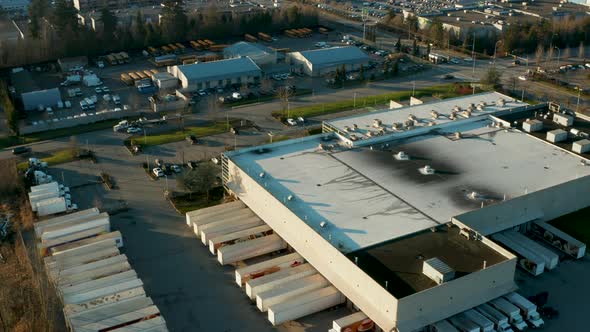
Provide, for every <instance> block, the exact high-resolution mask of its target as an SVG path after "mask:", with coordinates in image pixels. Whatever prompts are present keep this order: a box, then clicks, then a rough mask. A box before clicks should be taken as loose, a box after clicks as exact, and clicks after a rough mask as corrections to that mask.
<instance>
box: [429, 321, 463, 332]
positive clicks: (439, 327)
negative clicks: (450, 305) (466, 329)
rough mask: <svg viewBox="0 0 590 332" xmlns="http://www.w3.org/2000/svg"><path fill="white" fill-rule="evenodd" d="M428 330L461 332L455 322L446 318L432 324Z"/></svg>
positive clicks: (430, 331) (432, 331)
mask: <svg viewBox="0 0 590 332" xmlns="http://www.w3.org/2000/svg"><path fill="white" fill-rule="evenodd" d="M426 330H427V331H428V332H459V330H457V328H455V327H454V326H453V324H451V323H449V322H448V321H446V320H441V321H439V322H436V323H434V324H431V325H430V326H428V329H426Z"/></svg>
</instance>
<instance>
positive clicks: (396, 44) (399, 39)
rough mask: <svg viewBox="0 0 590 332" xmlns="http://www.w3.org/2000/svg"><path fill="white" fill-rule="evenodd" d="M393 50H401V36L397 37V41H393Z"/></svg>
mask: <svg viewBox="0 0 590 332" xmlns="http://www.w3.org/2000/svg"><path fill="white" fill-rule="evenodd" d="M395 51H396V52H398V53H399V52H401V51H402V37H397V42H396V43H395Z"/></svg>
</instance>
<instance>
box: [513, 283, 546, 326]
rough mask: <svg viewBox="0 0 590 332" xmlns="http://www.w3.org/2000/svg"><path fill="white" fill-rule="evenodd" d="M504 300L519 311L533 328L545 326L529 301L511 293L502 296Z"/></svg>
mask: <svg viewBox="0 0 590 332" xmlns="http://www.w3.org/2000/svg"><path fill="white" fill-rule="evenodd" d="M504 298H505V299H506V300H508V301H509V302H511V303H512V304H514V305H515V306H517V307H518V308H519V309H520V312H521V314H522V316H523V317H524V318H525V319H526V320H527V321H528V322H529V324H530V325H531V326H532V327H533V328H536V329H537V328H540V327H542V326H543V325H544V324H545V322H544V321H543V319H542V318H541V316H540V315H539V313H538V312H537V306H536V305H535V304H534V303H532V302H531V301H529V300H527V299H526V298H525V297H524V296H522V295H520V294H518V293H516V292H512V293H509V294H506V295H504Z"/></svg>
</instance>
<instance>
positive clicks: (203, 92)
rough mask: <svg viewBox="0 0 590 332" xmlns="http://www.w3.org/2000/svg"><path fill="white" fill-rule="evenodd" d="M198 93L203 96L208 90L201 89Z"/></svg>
mask: <svg viewBox="0 0 590 332" xmlns="http://www.w3.org/2000/svg"><path fill="white" fill-rule="evenodd" d="M197 93H198V94H199V96H201V97H203V96H206V95H207V92H205V90H199V91H197Z"/></svg>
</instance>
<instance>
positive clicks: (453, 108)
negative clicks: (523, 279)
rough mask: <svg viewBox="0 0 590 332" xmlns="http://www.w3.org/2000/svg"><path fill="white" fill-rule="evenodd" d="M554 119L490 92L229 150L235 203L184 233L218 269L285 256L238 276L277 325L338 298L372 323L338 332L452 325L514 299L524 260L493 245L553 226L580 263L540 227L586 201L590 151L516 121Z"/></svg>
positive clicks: (338, 325)
mask: <svg viewBox="0 0 590 332" xmlns="http://www.w3.org/2000/svg"><path fill="white" fill-rule="evenodd" d="M553 113H556V112H555V110H553V111H552V110H548V109H547V105H546V104H541V105H535V106H531V105H528V104H526V103H523V102H519V101H517V100H514V99H512V98H510V97H507V96H505V95H502V94H500V93H496V92H490V93H482V94H476V95H472V96H465V97H458V98H452V99H447V100H443V101H437V102H432V103H423V104H420V105H416V106H410V107H403V108H398V109H395V110H382V111H377V112H371V113H369V114H362V115H358V116H352V117H346V118H339V119H335V120H332V121H327V122H324V124H323V131H324V133H323V134H320V135H315V136H308V137H303V138H299V139H293V140H287V141H281V142H276V143H272V144H268V145H264V146H257V147H251V148H246V149H242V150H238V151H230V152H227V153H225V154H224V156H223V157H222V161H221V165H222V179H223V182H224V185H225V187H226V188H227V189H228V190H229V191H230V192H231V193H232V194H233V195H234V196H235V197H236V199H237V201H236V202H233V203H228V204H224V205H221V206H216V207H212V208H207V209H202V210H196V211H193V212H189V213H187V224H188V225H189V226H190V227H191V228H192V229H193V230H194V232H195V234H196V235H197V236H198V237H200V238H201V240H202V241H203V243H206V244H208V246H209V250H210V251H211V252H212V253H213V254H216V255H217V258H218V260H219V262H220V263H222V264H233V263H236V262H239V261H242V260H247V259H249V258H253V257H258V256H260V255H264V254H268V253H271V252H276V251H287V254H285V255H284V256H279V257H276V256H272V257H274V258H272V259H269V260H267V261H262V262H259V263H256V264H253V265H247V266H245V267H243V264H240V265H238V269H237V270H236V282H237V283H238V284H239V285H240V286H244V287H245V292H246V294H247V295H248V296H249V297H250V298H251V299H252V300H253V301H256V304H257V306H258V308H259V309H260V311H263V312H266V313H267V314H268V319H269V321H270V322H271V323H272V324H273V325H277V324H281V323H282V322H285V321H287V320H291V319H297V318H300V317H303V316H305V315H308V314H312V313H314V312H317V311H319V310H323V309H326V308H329V307H331V306H334V305H337V304H341V303H347V304H348V305H349V307H351V308H355V309H356V310H357V311H360V312H362V313H358V314H355V315H356V316H354V317H353V316H350V317H345V318H342V320H338V321H334V328H333V329H332V330H331V331H343V330H344V327H343V326H351V325H350V324H353V323H354V324H357V326H358V324H369V323H371V322H374V324H375V325H376V326H378V327H379V328H380V329H382V330H384V331H399V332H405V331H408V332H412V331H422V330H423V329H424V328H425V327H426V326H429V325H431V324H437V322H440V321H443V322H446V323H448V322H447V321H445V319H447V318H449V317H452V316H453V317H454V318H452V319H451V321H452V322H456V321H458V320H461V319H458V318H457V317H459V316H454V315H457V314H460V313H462V312H464V311H466V310H470V309H472V308H475V307H477V306H479V305H482V304H484V303H486V302H489V301H493V300H494V301H495V299H497V298H498V297H501V296H503V295H507V294H510V293H511V292H513V291H514V290H515V289H516V288H517V286H516V284H515V281H514V278H515V269H516V267H517V266H519V267H522V268H523V269H526V268H527V264H528V263H529V261H528V260H527V259H526V258H527V257H524V258H522V257H521V253H520V252H517V251H516V250H513V249H514V248H512V247H510V246H507V245H506V244H505V243H503V242H501V241H498V240H496V239H494V238H493V237H492V238H488V236H493V235H495V234H500V233H501V234H502V235H503V236H504V237H510V238H511V239H517V240H518V239H519V238H522V237H524V236H525V235H523V234H527V237H532V235H531V234H530V232H533V233H535V232H536V233H537V234H543V232H545V233H544V234H547V232H548V231H549V232H552V234H554V235H557V236H558V237H561V239H565V241H568V244H570V245H567V246H566V245H559V244H558V243H557V242H555V241H554V240H551V241H549V240H547V238H545V239H544V240H546V241H548V243H550V244H551V245H552V246H554V247H555V248H558V249H559V250H561V251H563V252H565V253H567V254H569V255H570V256H572V257H573V258H579V257H581V256H583V255H584V252H585V245H583V244H577V242H575V240H573V239H571V238H568V237H567V236H566V235H563V234H561V233H559V230H556V229H553V228H551V226H550V225H548V224H546V223H545V222H546V221H550V220H552V219H554V218H556V217H559V216H562V215H564V214H567V213H570V212H573V211H576V210H578V209H581V208H584V207H587V206H589V205H590V195H589V194H590V186H589V184H590V167H587V166H586V165H588V164H586V160H587V158H588V157H589V156H590V155H589V154H588V153H587V152H585V153H582V154H578V153H573V152H572V151H570V150H569V149H564V148H562V147H560V146H557V145H554V144H551V143H550V142H547V141H544V140H543V139H540V138H538V137H536V136H534V135H531V134H530V133H527V132H526V131H524V130H521V127H520V123H521V122H518V121H516V123H517V126H513V124H514V121H513V120H514V119H515V118H523V117H528V116H529V115H530V114H533V115H534V116H537V117H549V116H550V115H552V114H553ZM559 114H561V113H559ZM562 115H563V114H562ZM525 121H526V120H525ZM539 227H540V229H541V230H540V231H539V230H538V229H539ZM516 230H518V232H517V231H516ZM513 233H517V234H513ZM492 239H493V240H492ZM542 240H543V236H541V237H540V238H536V240H535V241H533V240H530V241H528V240H527V242H535V243H537V242H538V241H542ZM496 241H498V242H496ZM572 243H575V244H576V247H575V250H570V249H572V248H574V246H571V244H572ZM287 248H289V249H287ZM525 255H527V254H525ZM539 255H540V256H539V257H541V258H539V259H545V260H546V261H547V262H548V264H549V265H548V268H554V267H555V266H556V264H557V261H556V260H555V257H554V256H553V255H547V256H542V255H543V254H539ZM517 257H518V258H517ZM258 261H260V260H258ZM539 269H540V270H542V268H539ZM529 272H531V271H529ZM502 301H503V300H502ZM502 301H497V302H502ZM492 305H493V304H492ZM512 307H513V306H512ZM517 311H518V309H517ZM516 314H518V313H516ZM461 315H463V314H461ZM465 315H466V314H465ZM467 316H470V317H475V316H476V317H479V316H478V314H477V313H476V314H473V313H472V312H470V315H467ZM533 316H534V315H532V316H531V317H528V318H527V317H525V318H526V319H528V321H534V320H535V319H537V318H538V317H533ZM461 317H462V316H461ZM479 318H481V317H479ZM367 320H368V321H367ZM539 322H540V324H542V321H539V320H538V319H537V320H536V323H535V324H537V323H539ZM521 323H522V321H521ZM515 324H516V323H515ZM519 324H520V323H519ZM522 324H524V323H522ZM525 326H526V324H525Z"/></svg>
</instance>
